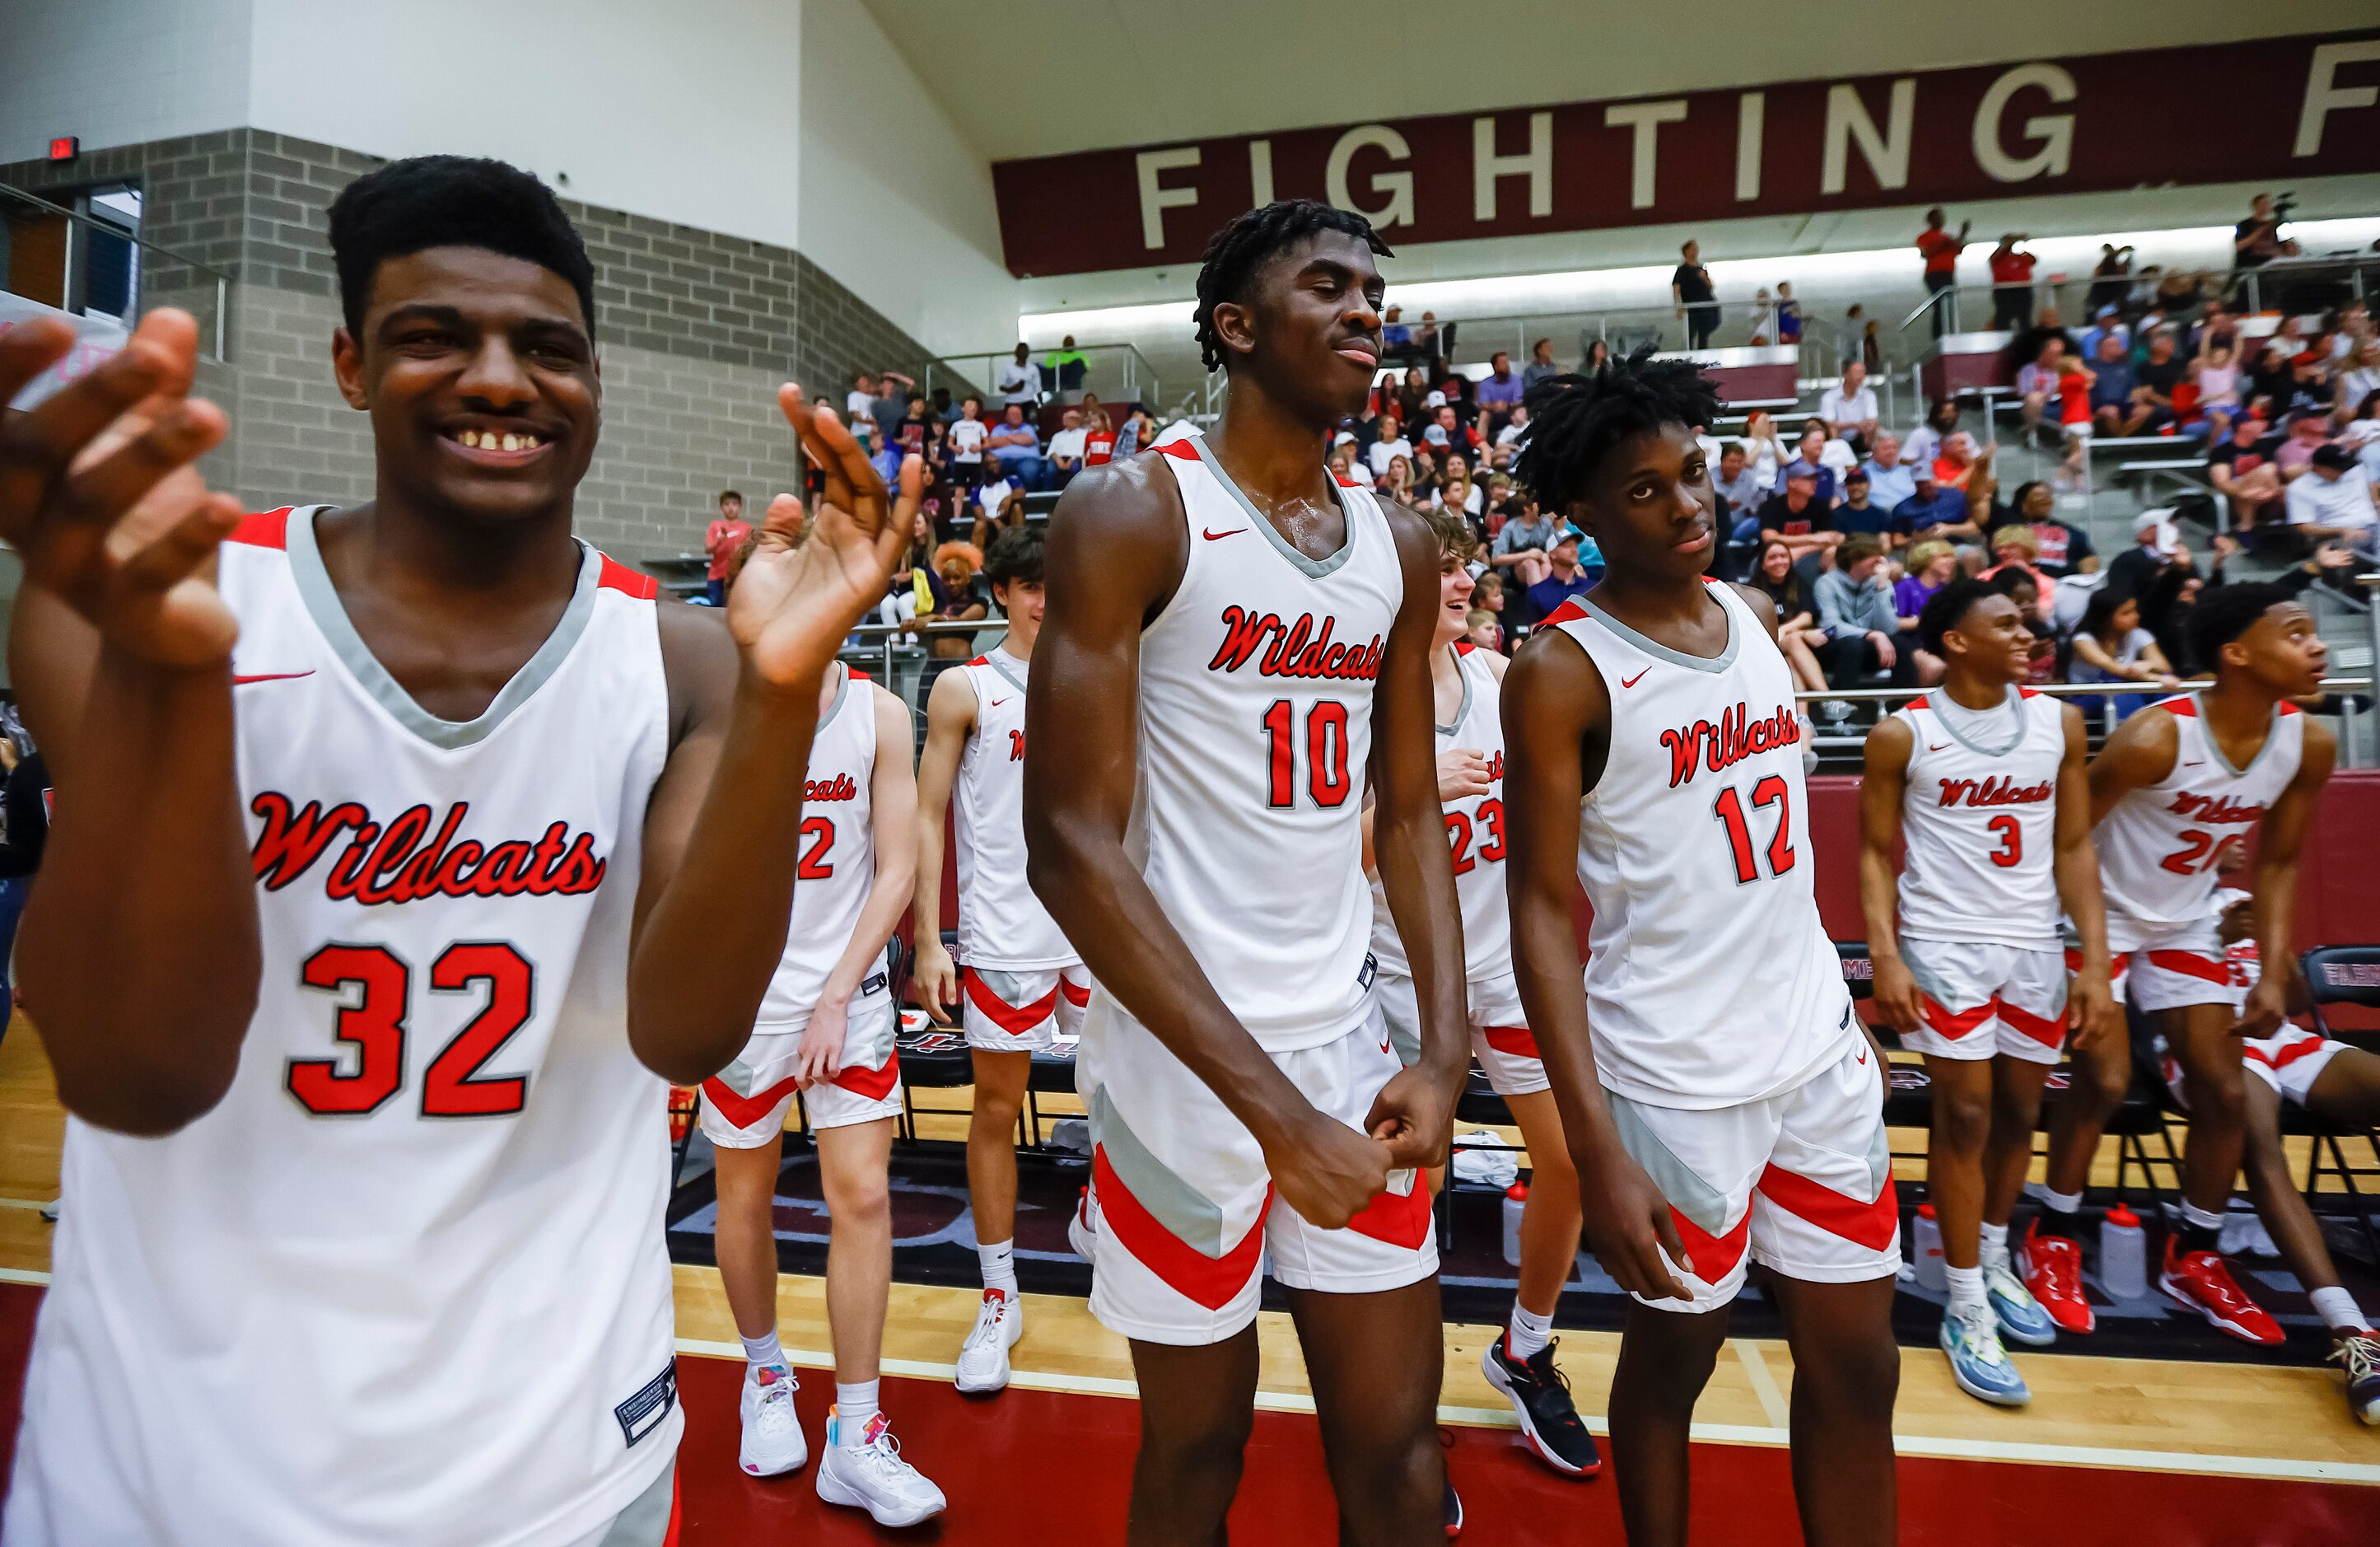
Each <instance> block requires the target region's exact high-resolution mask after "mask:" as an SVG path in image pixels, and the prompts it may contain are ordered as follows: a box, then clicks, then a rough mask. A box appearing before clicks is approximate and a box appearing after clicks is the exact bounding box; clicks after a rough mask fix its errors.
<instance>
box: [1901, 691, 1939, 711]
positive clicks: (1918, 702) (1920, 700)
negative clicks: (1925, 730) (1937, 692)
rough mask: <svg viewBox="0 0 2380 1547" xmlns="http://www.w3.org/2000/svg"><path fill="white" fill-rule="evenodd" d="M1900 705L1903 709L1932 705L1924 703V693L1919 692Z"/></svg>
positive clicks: (1922, 707) (1924, 707)
mask: <svg viewBox="0 0 2380 1547" xmlns="http://www.w3.org/2000/svg"><path fill="white" fill-rule="evenodd" d="M1900 707H1901V708H1903V709H1927V708H1931V707H1932V706H1931V705H1929V704H1928V703H1926V701H1925V694H1923V693H1920V694H1918V695H1917V696H1916V697H1915V698H1913V699H1912V700H1909V701H1908V702H1907V703H1905V704H1902V705H1901V706H1900Z"/></svg>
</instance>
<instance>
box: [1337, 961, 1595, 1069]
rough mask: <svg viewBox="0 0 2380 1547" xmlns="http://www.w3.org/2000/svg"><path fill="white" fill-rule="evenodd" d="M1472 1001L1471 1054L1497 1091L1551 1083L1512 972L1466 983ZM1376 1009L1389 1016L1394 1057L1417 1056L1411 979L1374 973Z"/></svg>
mask: <svg viewBox="0 0 2380 1547" xmlns="http://www.w3.org/2000/svg"><path fill="white" fill-rule="evenodd" d="M1463 986H1464V989H1465V991H1466V993H1467V995H1468V997H1469V1000H1470V1007H1471V1055H1472V1056H1473V1057H1475V1058H1476V1059H1478V1060H1479V1066H1480V1067H1481V1068H1482V1069H1485V1070H1486V1071H1487V1073H1488V1087H1489V1088H1490V1089H1491V1090H1494V1091H1495V1092H1496V1093H1497V1094H1498V1095H1500V1096H1525V1095H1528V1094H1530V1093H1532V1092H1534V1091H1537V1090H1550V1089H1551V1088H1552V1083H1553V1082H1552V1081H1550V1080H1548V1078H1546V1064H1545V1060H1544V1059H1543V1058H1541V1057H1539V1056H1538V1055H1537V1039H1536V1036H1535V1035H1534V1034H1533V1033H1532V1032H1531V1031H1530V1030H1529V1027H1528V1017H1525V1016H1524V1015H1523V1014H1522V1012H1521V990H1520V986H1519V984H1518V983H1516V982H1515V981H1513V978H1512V974H1511V973H1510V972H1507V973H1504V974H1503V975H1502V976H1500V977H1496V978H1484V979H1480V980H1477V981H1473V982H1470V983H1466V984H1465V985H1463ZM1378 992H1379V996H1380V1013H1381V1015H1382V1016H1383V1017H1386V1018H1387V1020H1388V1024H1389V1045H1390V1047H1392V1048H1394V1049H1395V1050H1396V1054H1397V1057H1398V1059H1399V1061H1401V1062H1403V1063H1406V1064H1415V1063H1419V1062H1420V1061H1421V1005H1420V1001H1419V999H1418V997H1417V996H1416V995H1415V992H1414V981H1413V980H1412V979H1411V978H1405V977H1400V976H1398V975H1396V974H1394V973H1389V972H1383V973H1381V974H1380V977H1379V984H1378Z"/></svg>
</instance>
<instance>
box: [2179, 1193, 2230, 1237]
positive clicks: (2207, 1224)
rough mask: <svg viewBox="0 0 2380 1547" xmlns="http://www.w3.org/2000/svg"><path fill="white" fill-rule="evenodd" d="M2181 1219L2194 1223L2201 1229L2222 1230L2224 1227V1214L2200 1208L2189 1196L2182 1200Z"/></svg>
mask: <svg viewBox="0 0 2380 1547" xmlns="http://www.w3.org/2000/svg"><path fill="white" fill-rule="evenodd" d="M2181 1219H2182V1223H2183V1224H2194V1225H2196V1226H2198V1227H2199V1228H2200V1229H2201V1230H2220V1229H2222V1228H2223V1216H2222V1215H2221V1214H2216V1213H2209V1212H2207V1211H2205V1210H2204V1209H2202V1208H2200V1207H2199V1206H2198V1205H2197V1204H2195V1203H2192V1201H2191V1200H2189V1199H2187V1198H2185V1199H2183V1200H2181Z"/></svg>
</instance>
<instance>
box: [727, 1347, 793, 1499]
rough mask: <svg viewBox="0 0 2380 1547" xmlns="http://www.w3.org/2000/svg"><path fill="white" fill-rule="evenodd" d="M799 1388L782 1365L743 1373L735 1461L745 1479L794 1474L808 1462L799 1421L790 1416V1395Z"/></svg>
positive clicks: (791, 1372) (757, 1368)
mask: <svg viewBox="0 0 2380 1547" xmlns="http://www.w3.org/2000/svg"><path fill="white" fill-rule="evenodd" d="M801 1384H802V1383H800V1382H799V1381H796V1380H795V1379H794V1373H793V1371H792V1370H787V1369H786V1368H785V1367H784V1366H783V1365H778V1364H763V1365H756V1366H753V1367H751V1368H750V1369H747V1370H746V1371H745V1373H744V1397H743V1402H742V1404H741V1412H742V1416H743V1419H744V1443H743V1446H742V1447H741V1448H740V1449H739V1450H738V1451H737V1452H736V1456H735V1459H736V1461H737V1462H738V1463H739V1464H741V1465H742V1467H743V1468H744V1470H745V1472H746V1473H747V1475H748V1476H752V1477H775V1476H777V1475H779V1474H780V1473H783V1472H791V1471H798V1470H800V1469H801V1465H802V1463H803V1462H805V1461H807V1460H808V1459H809V1458H810V1447H809V1442H808V1441H807V1440H805V1439H803V1438H802V1420H801V1419H799V1418H796V1417H795V1414H794V1393H795V1392H796V1391H799V1390H800V1389H801Z"/></svg>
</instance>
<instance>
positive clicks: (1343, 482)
mask: <svg viewBox="0 0 2380 1547" xmlns="http://www.w3.org/2000/svg"><path fill="white" fill-rule="evenodd" d="M1330 476H1331V478H1332V479H1334V480H1335V481H1337V482H1338V484H1339V487H1341V488H1342V489H1361V488H1362V487H1363V485H1362V484H1360V483H1358V482H1356V481H1354V479H1352V478H1340V477H1339V475H1338V474H1337V473H1332V474H1331V475H1330Z"/></svg>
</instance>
